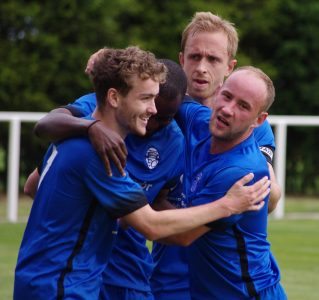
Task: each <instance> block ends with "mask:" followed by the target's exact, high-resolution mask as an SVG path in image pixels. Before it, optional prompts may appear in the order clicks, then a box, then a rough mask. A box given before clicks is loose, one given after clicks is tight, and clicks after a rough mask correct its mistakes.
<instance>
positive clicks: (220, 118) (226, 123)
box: [217, 116, 229, 126]
mask: <svg viewBox="0 0 319 300" xmlns="http://www.w3.org/2000/svg"><path fill="white" fill-rule="evenodd" d="M217 120H218V121H219V122H221V123H223V124H224V125H225V126H229V123H228V122H227V120H226V119H225V118H223V117H222V116H218V117H217Z"/></svg>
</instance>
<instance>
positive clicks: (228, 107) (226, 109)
mask: <svg viewBox="0 0 319 300" xmlns="http://www.w3.org/2000/svg"><path fill="white" fill-rule="evenodd" d="M221 110H222V113H223V114H224V116H232V115H233V113H234V105H233V104H232V103H231V102H226V103H224V105H223V106H222V108H221Z"/></svg>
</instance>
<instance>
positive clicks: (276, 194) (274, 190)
mask: <svg viewBox="0 0 319 300" xmlns="http://www.w3.org/2000/svg"><path fill="white" fill-rule="evenodd" d="M268 168H269V175H270V181H271V189H270V194H269V202H268V213H271V212H272V211H273V210H274V209H275V208H276V207H277V204H278V201H279V199H280V197H281V188H280V186H279V184H278V182H277V179H276V176H275V172H274V169H273V167H272V166H271V165H270V164H268Z"/></svg>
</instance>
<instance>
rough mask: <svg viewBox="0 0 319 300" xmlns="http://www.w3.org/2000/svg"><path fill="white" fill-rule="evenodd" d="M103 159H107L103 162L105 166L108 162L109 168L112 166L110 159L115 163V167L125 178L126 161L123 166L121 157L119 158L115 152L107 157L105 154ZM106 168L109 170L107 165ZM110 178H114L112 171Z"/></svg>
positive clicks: (111, 152)
mask: <svg viewBox="0 0 319 300" xmlns="http://www.w3.org/2000/svg"><path fill="white" fill-rule="evenodd" d="M103 157H104V158H105V159H104V160H103V161H104V164H105V161H106V160H107V163H108V166H109V165H110V163H109V159H110V160H111V161H112V162H113V163H114V165H115V167H116V168H117V169H118V170H119V172H120V174H121V175H122V176H125V171H124V167H125V161H124V164H123V162H122V161H121V160H120V159H119V157H118V156H117V154H116V153H115V152H114V151H110V152H108V154H107V155H105V154H104V155H103ZM107 157H108V158H109V159H108V158H107ZM105 167H106V168H107V165H105ZM109 176H112V172H111V170H110V174H109Z"/></svg>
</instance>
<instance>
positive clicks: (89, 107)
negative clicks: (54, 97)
mask: <svg viewBox="0 0 319 300" xmlns="http://www.w3.org/2000/svg"><path fill="white" fill-rule="evenodd" d="M95 107H96V96H95V93H91V94H87V95H84V96H82V97H80V98H78V99H77V100H75V101H74V102H73V103H70V104H68V105H66V106H65V107H64V108H66V109H68V110H69V111H70V112H71V113H72V115H73V116H75V117H79V118H81V117H85V116H87V115H90V114H92V113H93V111H94V109H95Z"/></svg>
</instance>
